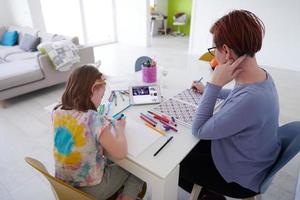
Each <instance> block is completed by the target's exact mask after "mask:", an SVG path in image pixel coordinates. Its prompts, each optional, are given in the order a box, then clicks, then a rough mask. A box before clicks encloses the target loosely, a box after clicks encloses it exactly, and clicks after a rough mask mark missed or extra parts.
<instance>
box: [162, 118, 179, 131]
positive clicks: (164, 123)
mask: <svg viewBox="0 0 300 200" xmlns="http://www.w3.org/2000/svg"><path fill="white" fill-rule="evenodd" d="M160 123H162V124H163V125H165V126H168V127H170V129H172V130H173V131H175V132H177V131H178V130H177V129H176V128H174V127H173V126H171V125H170V124H168V123H166V122H165V121H163V120H160Z"/></svg>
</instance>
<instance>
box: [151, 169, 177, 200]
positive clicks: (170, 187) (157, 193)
mask: <svg viewBox="0 0 300 200" xmlns="http://www.w3.org/2000/svg"><path fill="white" fill-rule="evenodd" d="M178 178H179V165H177V166H176V168H175V169H173V171H172V172H171V173H170V174H169V175H168V176H167V178H166V179H159V180H155V179H153V180H151V181H149V184H150V185H151V194H152V198H151V199H153V200H156V199H157V200H158V199H161V200H166V199H175V200H177V190H178Z"/></svg>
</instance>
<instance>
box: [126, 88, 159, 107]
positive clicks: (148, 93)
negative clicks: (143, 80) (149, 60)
mask: <svg viewBox="0 0 300 200" xmlns="http://www.w3.org/2000/svg"><path fill="white" fill-rule="evenodd" d="M129 100H130V104H132V105H138V104H154V103H160V102H161V94H160V88H159V85H139V86H130V87H129Z"/></svg>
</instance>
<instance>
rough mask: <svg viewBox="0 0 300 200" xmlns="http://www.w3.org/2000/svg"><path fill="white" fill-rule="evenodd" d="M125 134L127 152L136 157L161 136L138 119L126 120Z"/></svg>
mask: <svg viewBox="0 0 300 200" xmlns="http://www.w3.org/2000/svg"><path fill="white" fill-rule="evenodd" d="M125 135H126V139H127V144H128V154H129V155H131V156H134V157H137V156H138V155H139V154H140V153H142V152H143V151H144V150H146V149H147V148H148V147H149V146H150V145H152V144H153V143H154V142H155V141H156V140H157V139H159V138H160V137H162V136H161V135H160V134H159V133H158V132H156V131H154V130H153V129H151V128H149V127H147V126H146V125H145V124H144V123H143V122H142V121H140V120H133V119H128V120H127V121H126V128H125Z"/></svg>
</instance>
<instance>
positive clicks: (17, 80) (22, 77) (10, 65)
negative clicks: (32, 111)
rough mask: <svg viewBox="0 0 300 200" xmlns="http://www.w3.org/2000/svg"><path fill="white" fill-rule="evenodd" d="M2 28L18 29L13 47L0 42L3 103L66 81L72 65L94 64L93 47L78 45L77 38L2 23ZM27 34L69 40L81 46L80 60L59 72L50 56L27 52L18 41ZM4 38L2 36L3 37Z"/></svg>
mask: <svg viewBox="0 0 300 200" xmlns="http://www.w3.org/2000/svg"><path fill="white" fill-rule="evenodd" d="M0 31H2V34H1V33H0V37H2V36H1V35H3V31H6V32H10V31H17V33H18V38H17V40H18V41H17V44H16V45H14V46H3V45H0V102H1V104H3V102H4V100H6V99H9V98H12V97H15V96H18V95H21V94H25V93H28V92H31V91H35V90H38V89H41V88H45V87H49V86H53V85H56V84H60V83H64V82H66V81H67V79H68V76H69V74H70V72H71V71H72V69H73V68H75V67H78V66H81V65H83V64H87V63H94V52H93V47H89V46H82V45H79V40H78V37H67V36H63V35H58V34H50V33H45V32H42V31H38V30H35V29H33V28H28V27H17V26H0ZM25 34H27V35H28V34H30V35H33V36H36V37H38V38H39V40H40V42H41V43H49V42H50V43H51V42H55V41H59V40H70V41H72V42H73V43H74V44H75V45H76V47H78V55H79V57H80V61H79V62H78V63H76V64H74V65H72V67H71V68H70V69H69V70H68V71H58V70H56V69H55V67H54V66H53V64H52V62H51V60H50V59H49V57H48V55H45V54H42V53H40V52H39V51H24V50H23V49H21V48H20V46H19V44H20V41H22V37H24V35H25ZM0 41H1V38H0Z"/></svg>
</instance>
